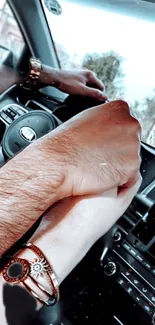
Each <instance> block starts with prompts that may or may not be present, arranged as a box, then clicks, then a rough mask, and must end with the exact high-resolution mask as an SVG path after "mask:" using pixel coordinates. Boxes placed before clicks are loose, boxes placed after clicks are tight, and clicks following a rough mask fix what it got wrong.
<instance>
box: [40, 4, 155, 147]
mask: <svg viewBox="0 0 155 325" xmlns="http://www.w3.org/2000/svg"><path fill="white" fill-rule="evenodd" d="M52 2H53V3H54V2H55V0H54V1H52ZM74 2H78V1H74ZM79 2H80V1H79ZM89 2H90V3H91V4H92V1H91V0H90V1H89V0H83V2H82V4H77V3H73V1H72V2H71V1H70V2H68V1H64V0H59V4H60V5H61V7H62V13H61V15H55V14H54V12H53V13H52V12H50V11H49V10H48V9H47V7H46V6H45V3H44V1H43V5H44V9H45V14H46V16H47V20H48V23H49V27H50V30H51V33H52V37H53V40H54V43H55V47H56V50H57V54H58V58H59V60H60V64H61V67H62V68H64V69H78V68H81V67H84V68H87V69H90V70H92V71H94V72H96V73H97V75H98V77H100V79H101V80H102V81H103V82H104V84H105V90H106V93H107V94H108V96H109V98H110V99H111V100H112V99H117V98H122V99H124V100H126V101H127V102H128V103H129V105H130V108H131V111H132V113H133V114H134V116H135V117H136V118H138V120H139V122H140V124H141V126H142V141H144V142H146V143H147V144H149V145H151V146H153V147H155V46H154V35H155V22H153V21H151V19H150V20H149V17H147V15H145V17H143V19H142V18H141V15H139V16H136V15H135V10H132V9H135V7H134V6H133V3H135V4H137V7H136V8H138V4H140V3H141V1H126V4H127V7H128V9H130V15H128V11H127V10H126V11H125V10H124V11H120V12H119V10H117V12H116V11H115V10H113V8H112V6H111V8H112V9H110V7H109V8H108V9H107V6H106V5H105V4H107V3H108V2H109V3H112V2H111V1H110V0H109V1H105V2H104V1H103V3H102V4H101V1H100V6H99V4H98V5H97V6H96V8H94V7H95V3H96V4H97V3H98V2H96V1H94V5H93V7H92V6H91V5H89ZM116 2H118V4H119V3H123V2H124V1H123V0H122V1H120V0H117V1H116V0H115V1H113V3H115V4H116ZM124 3H125V2H124ZM86 4H87V5H86ZM132 6H133V7H132ZM146 6H147V7H146ZM149 6H153V5H152V4H150V3H149V2H147V3H145V8H144V9H145V13H149V12H150V14H152V12H153V11H152V7H149ZM117 8H119V7H117ZM139 8H140V7H139ZM149 9H150V11H149ZM132 11H133V13H134V14H133V15H132ZM154 12H155V5H154Z"/></svg>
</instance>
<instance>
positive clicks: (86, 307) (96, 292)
mask: <svg viewBox="0 0 155 325" xmlns="http://www.w3.org/2000/svg"><path fill="white" fill-rule="evenodd" d="M80 101H81V99H77V98H68V99H67V100H66V101H65V103H63V104H62V103H60V102H58V101H57V100H55V99H54V98H53V99H49V98H43V97H40V98H39V96H38V95H37V96H33V97H32V96H31V94H29V95H28V94H27V93H26V94H25V93H22V90H21V89H20V91H19V89H18V87H16V86H13V87H12V88H11V89H9V90H8V91H6V92H5V93H4V94H3V95H1V97H0V166H3V165H4V164H5V163H6V162H7V160H9V159H11V158H12V157H13V156H14V155H15V154H17V153H18V152H19V151H21V150H23V149H24V148H25V147H26V146H27V145H29V144H30V143H31V142H32V141H34V140H36V139H37V138H39V137H41V136H43V135H44V134H46V133H48V132H51V131H52V130H53V129H55V128H56V127H58V126H59V125H60V124H61V123H62V122H64V121H65V120H67V119H68V118H70V117H71V115H75V114H76V113H78V112H79V111H78V110H79V107H80V110H84V109H86V108H88V107H91V106H95V105H96V104H97V103H96V102H95V103H92V100H90V99H87V100H86V99H85V100H84V99H82V101H83V103H81V102H80ZM141 155H142V166H141V174H142V176H143V182H142V185H141V188H140V190H139V192H138V193H137V195H136V197H135V198H134V200H133V201H132V203H131V205H130V206H129V208H128V210H127V211H126V212H125V213H124V215H123V216H122V217H121V218H120V219H119V220H118V222H117V223H116V224H115V225H114V226H113V227H112V229H111V230H110V231H109V232H108V233H107V234H106V235H105V236H104V237H103V238H101V239H100V240H99V241H98V242H97V243H96V244H95V245H94V247H93V248H92V249H91V250H90V251H89V253H88V254H87V255H86V257H85V258H84V259H83V260H82V262H81V263H80V264H79V265H78V266H77V267H76V268H75V269H74V270H73V271H72V272H71V274H70V275H69V276H68V277H67V279H66V280H65V281H64V282H63V283H62V285H61V297H62V301H63V304H64V311H65V317H66V318H67V319H68V320H69V323H68V321H67V324H72V325H77V324H78V325H79V324H90V323H91V324H95V325H103V324H106V325H107V324H108V325H118V324H120V325H131V324H132V323H133V324H141V325H150V324H155V168H154V167H155V151H154V149H151V148H149V147H148V146H146V145H144V144H142V148H141ZM29 235H30V234H29ZM64 324H65V323H64Z"/></svg>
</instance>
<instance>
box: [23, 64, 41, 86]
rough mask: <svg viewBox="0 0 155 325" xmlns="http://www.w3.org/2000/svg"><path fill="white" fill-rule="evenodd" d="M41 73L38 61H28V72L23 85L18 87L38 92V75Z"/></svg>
mask: <svg viewBox="0 0 155 325" xmlns="http://www.w3.org/2000/svg"><path fill="white" fill-rule="evenodd" d="M41 71H42V64H41V61H40V60H39V59H36V58H31V59H30V71H29V74H28V76H27V78H26V79H25V81H24V82H23V83H21V84H20V86H21V87H22V88H23V89H26V90H30V91H36V90H38V86H39V81H40V75H41Z"/></svg>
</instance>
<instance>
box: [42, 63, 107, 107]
mask: <svg viewBox="0 0 155 325" xmlns="http://www.w3.org/2000/svg"><path fill="white" fill-rule="evenodd" d="M41 82H42V83H43V84H44V85H51V86H53V87H56V88H58V89H59V90H61V91H63V92H65V93H68V94H70V95H81V96H86V97H92V98H94V99H96V100H99V101H105V100H106V99H107V96H106V95H105V93H104V85H103V83H102V82H101V81H100V80H99V79H98V77H97V76H96V74H95V73H94V72H92V71H89V70H58V69H53V68H50V67H46V66H44V67H43V71H42V75H41Z"/></svg>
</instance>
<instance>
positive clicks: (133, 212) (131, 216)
mask: <svg viewBox="0 0 155 325" xmlns="http://www.w3.org/2000/svg"><path fill="white" fill-rule="evenodd" d="M147 211H148V207H147V205H145V203H143V202H141V201H140V200H139V199H138V198H134V200H133V201H132V203H131V204H130V206H129V208H128V209H127V210H126V212H125V213H124V215H123V216H122V218H121V219H120V220H119V226H120V227H121V228H122V229H123V230H124V232H125V233H128V232H129V231H130V230H131V229H132V228H133V227H134V226H135V225H136V224H137V223H138V221H139V220H140V219H141V218H142V217H143V216H144V215H145V213H146V212H147Z"/></svg>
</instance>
